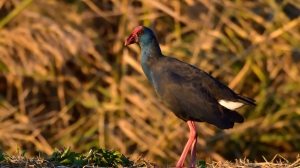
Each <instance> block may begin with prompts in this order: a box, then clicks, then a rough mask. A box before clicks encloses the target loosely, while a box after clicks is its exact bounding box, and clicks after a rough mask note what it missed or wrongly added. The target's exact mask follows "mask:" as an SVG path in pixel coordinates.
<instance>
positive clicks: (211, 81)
mask: <svg viewBox="0 0 300 168" xmlns="http://www.w3.org/2000/svg"><path fill="white" fill-rule="evenodd" d="M165 60H166V62H169V63H172V64H173V66H172V67H173V68H171V71H172V72H174V73H176V74H178V75H180V76H185V78H186V79H189V80H190V81H192V82H196V83H198V84H200V85H201V86H202V87H203V88H205V89H206V90H207V91H208V92H209V93H210V94H212V95H213V97H214V98H215V99H216V100H217V101H218V102H219V103H220V104H221V105H222V106H224V107H226V108H228V109H231V110H235V109H237V108H239V107H241V106H243V105H256V104H255V100H253V99H250V98H248V97H245V96H241V95H238V94H236V93H235V92H233V91H232V90H231V89H230V88H229V87H228V86H226V85H224V84H223V83H221V82H219V81H218V80H217V79H215V78H214V77H212V76H211V75H209V74H208V73H206V72H204V71H202V70H200V69H198V68H196V67H194V66H192V65H190V64H187V63H185V62H182V61H180V60H177V59H175V58H172V57H165Z"/></svg>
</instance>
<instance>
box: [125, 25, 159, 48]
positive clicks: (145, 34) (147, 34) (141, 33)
mask: <svg viewBox="0 0 300 168" xmlns="http://www.w3.org/2000/svg"><path fill="white" fill-rule="evenodd" d="M153 39H155V35H154V33H153V32H152V30H151V29H149V28H148V27H145V26H138V27H136V28H135V29H134V30H133V31H132V33H131V34H130V35H129V37H128V38H127V39H126V41H125V45H126V46H127V45H130V44H133V43H139V45H140V46H143V45H146V44H149V43H151V42H152V40H153Z"/></svg>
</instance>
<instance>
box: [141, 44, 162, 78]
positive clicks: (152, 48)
mask: <svg viewBox="0 0 300 168" xmlns="http://www.w3.org/2000/svg"><path fill="white" fill-rule="evenodd" d="M140 47H141V52H142V53H141V65H142V69H143V71H144V73H145V75H146V76H147V78H148V79H149V81H150V83H151V84H153V83H152V77H151V67H152V65H154V64H155V63H156V62H157V61H158V60H159V58H160V57H163V54H162V53H161V50H160V47H159V44H158V42H157V40H156V39H152V41H149V42H148V43H140Z"/></svg>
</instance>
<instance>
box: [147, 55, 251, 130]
mask: <svg viewBox="0 0 300 168" xmlns="http://www.w3.org/2000/svg"><path fill="white" fill-rule="evenodd" d="M150 69H151V76H152V82H153V83H152V84H153V87H154V89H155V91H156V93H157V95H158V97H159V98H160V100H161V101H162V102H163V103H164V104H165V105H166V106H167V107H168V108H169V109H170V110H171V111H173V112H174V114H175V115H176V116H178V117H179V118H181V119H182V120H184V121H187V120H193V121H199V122H208V123H210V124H213V125H215V126H217V127H218V128H220V129H227V128H232V127H233V125H234V122H239V123H241V122H243V121H244V119H243V117H242V116H241V115H240V114H239V113H237V112H235V111H234V110H230V109H228V108H225V107H223V106H222V105H220V103H219V100H226V101H233V102H241V103H244V104H254V101H253V100H252V99H249V98H246V97H239V95H237V94H236V93H234V92H233V91H232V90H231V89H229V88H228V87H227V86H226V85H224V84H222V83H220V82H219V81H218V80H216V79H215V78H213V77H212V76H210V75H209V74H207V73H206V72H204V71H202V70H200V69H198V68H196V67H194V66H192V65H189V64H187V63H185V62H182V61H179V60H177V59H175V58H172V57H161V58H160V59H159V60H158V61H157V62H156V63H155V64H153V65H151V67H150ZM243 98H245V100H244V99H243Z"/></svg>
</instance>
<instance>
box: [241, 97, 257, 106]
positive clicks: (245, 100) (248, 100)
mask: <svg viewBox="0 0 300 168" xmlns="http://www.w3.org/2000/svg"><path fill="white" fill-rule="evenodd" d="M238 98H239V100H240V102H241V103H244V104H248V105H252V106H256V104H255V102H256V101H255V100H253V99H251V98H249V97H245V96H242V95H238Z"/></svg>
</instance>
